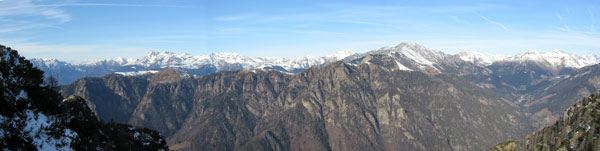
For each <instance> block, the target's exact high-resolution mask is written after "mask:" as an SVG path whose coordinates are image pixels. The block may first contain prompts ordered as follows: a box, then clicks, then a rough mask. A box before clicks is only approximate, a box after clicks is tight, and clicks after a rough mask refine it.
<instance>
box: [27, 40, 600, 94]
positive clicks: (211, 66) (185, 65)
mask: <svg viewBox="0 0 600 151" xmlns="http://www.w3.org/2000/svg"><path fill="white" fill-rule="evenodd" d="M401 45H407V46H411V47H423V46H420V45H418V44H415V43H402V44H400V45H399V46H401ZM392 48H393V47H388V48H381V49H379V50H377V51H385V50H386V49H392ZM419 49H426V48H419ZM417 50H418V49H417ZM373 52H374V51H372V52H367V53H365V54H368V53H373ZM402 52H406V54H403V56H404V57H406V58H408V59H412V60H414V61H416V62H417V63H418V64H420V65H419V66H431V65H433V63H434V62H436V61H440V60H443V59H444V58H439V57H440V56H441V54H443V53H442V52H438V51H432V52H434V53H432V54H418V52H410V51H402ZM353 55H357V56H360V55H359V54H357V53H355V52H353V51H351V50H343V51H338V52H336V53H334V54H331V55H328V56H325V57H313V56H310V55H306V56H303V57H300V58H296V59H290V58H281V57H246V56H241V55H239V54H235V53H230V52H224V53H213V54H209V55H200V56H193V55H190V54H180V53H173V52H165V51H163V52H155V51H151V52H150V53H148V54H147V55H146V56H144V57H142V58H139V59H133V58H129V59H124V58H116V59H106V60H101V61H98V62H94V63H88V64H71V63H68V62H64V61H60V60H56V59H46V58H33V59H31V62H32V63H33V64H34V65H35V66H36V67H37V68H40V69H42V70H43V71H45V72H46V75H47V76H52V77H54V78H56V79H57V80H58V82H59V84H61V85H66V84H70V83H72V82H74V81H75V80H77V79H79V78H81V77H89V76H102V75H106V74H112V73H120V74H125V75H136V74H140V73H146V72H155V71H160V70H165V69H168V68H179V69H181V70H185V71H187V72H189V73H191V74H196V75H206V74H210V73H215V72H221V71H235V70H248V69H274V70H278V71H282V72H287V73H299V72H301V71H303V70H305V69H308V68H310V67H313V66H321V65H325V64H327V63H331V62H335V61H338V60H341V59H344V58H346V57H349V56H353ZM436 56H437V57H438V58H435V57H436ZM454 56H457V57H458V58H460V59H461V60H463V61H468V62H472V63H474V64H476V65H479V66H483V67H485V66H489V65H491V64H492V63H495V62H528V61H531V62H536V63H538V64H540V65H543V66H544V67H545V68H552V69H554V70H559V69H562V68H581V67H584V66H588V65H592V64H596V63H599V62H600V57H598V56H596V55H594V54H588V55H585V56H578V55H575V54H570V53H567V52H564V51H560V50H555V51H551V52H545V53H540V52H537V51H534V50H532V51H528V52H526V53H524V54H517V55H514V56H504V55H487V54H481V53H477V52H473V51H463V52H460V53H457V54H454ZM419 68H420V67H419ZM407 70H408V68H407ZM410 70H412V69H410Z"/></svg>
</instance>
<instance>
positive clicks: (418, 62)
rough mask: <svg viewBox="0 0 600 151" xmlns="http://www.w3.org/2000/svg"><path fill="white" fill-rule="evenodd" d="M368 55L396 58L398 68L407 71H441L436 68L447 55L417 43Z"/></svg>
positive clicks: (372, 52)
mask: <svg viewBox="0 0 600 151" xmlns="http://www.w3.org/2000/svg"><path fill="white" fill-rule="evenodd" d="M366 54H386V55H389V56H391V57H394V59H396V60H400V61H399V62H398V66H400V67H402V68H400V69H404V70H407V71H412V70H415V69H416V70H426V68H430V69H433V70H436V71H440V69H438V67H436V66H437V65H438V64H439V63H440V62H441V61H443V60H444V58H445V57H446V54H444V53H443V52H440V51H435V50H431V49H428V48H426V47H424V46H421V45H419V44H416V43H406V42H403V43H400V44H399V45H397V46H395V47H383V48H380V49H377V50H374V51H371V52H368V53H366Z"/></svg>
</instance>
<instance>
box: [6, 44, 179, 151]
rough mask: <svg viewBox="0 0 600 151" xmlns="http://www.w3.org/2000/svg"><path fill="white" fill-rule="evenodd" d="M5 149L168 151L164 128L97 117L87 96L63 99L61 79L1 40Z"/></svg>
mask: <svg viewBox="0 0 600 151" xmlns="http://www.w3.org/2000/svg"><path fill="white" fill-rule="evenodd" d="M0 75H1V78H0V80H1V81H0V82H1V83H0V86H1V89H0V90H1V91H2V94H3V96H2V100H0V149H1V150H168V146H167V145H166V141H165V139H164V138H163V137H162V136H160V135H159V133H158V132H156V131H153V130H150V129H147V128H138V127H133V126H129V125H124V124H116V123H104V122H102V121H101V120H99V119H97V118H96V116H95V115H94V112H92V111H91V110H90V109H89V108H88V106H87V105H86V102H87V101H85V100H84V99H83V98H81V97H76V96H72V97H68V98H66V99H63V98H62V97H61V95H60V94H59V93H58V92H57V91H56V90H57V89H58V88H56V87H55V86H56V83H54V82H53V81H52V80H48V81H44V79H43V72H42V71H41V70H39V69H37V68H34V67H33V65H32V64H31V63H30V62H29V61H28V60H26V59H25V58H23V57H21V56H19V54H18V53H17V51H15V50H12V49H11V48H8V47H5V46H2V45H0Z"/></svg>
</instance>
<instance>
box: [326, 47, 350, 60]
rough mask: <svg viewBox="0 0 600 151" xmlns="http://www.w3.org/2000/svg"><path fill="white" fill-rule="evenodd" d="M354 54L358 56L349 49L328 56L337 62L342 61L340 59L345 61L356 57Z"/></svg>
mask: <svg viewBox="0 0 600 151" xmlns="http://www.w3.org/2000/svg"><path fill="white" fill-rule="evenodd" d="M354 54H356V52H354V51H352V50H348V49H347V50H341V51H338V52H335V53H333V54H331V55H329V56H327V58H333V59H336V60H340V59H344V58H346V57H348V56H351V55H354Z"/></svg>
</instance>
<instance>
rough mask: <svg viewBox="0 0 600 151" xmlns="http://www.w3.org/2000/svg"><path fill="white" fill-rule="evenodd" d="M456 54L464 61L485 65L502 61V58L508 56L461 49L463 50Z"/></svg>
mask: <svg viewBox="0 0 600 151" xmlns="http://www.w3.org/2000/svg"><path fill="white" fill-rule="evenodd" d="M455 56H458V57H459V58H460V59H461V60H463V61H467V62H471V63H474V64H478V65H484V66H488V65H491V64H492V63H494V62H496V61H501V60H502V59H504V58H506V56H504V55H499V54H496V55H489V54H482V53H478V52H474V51H461V52H459V53H457V54H455Z"/></svg>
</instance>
